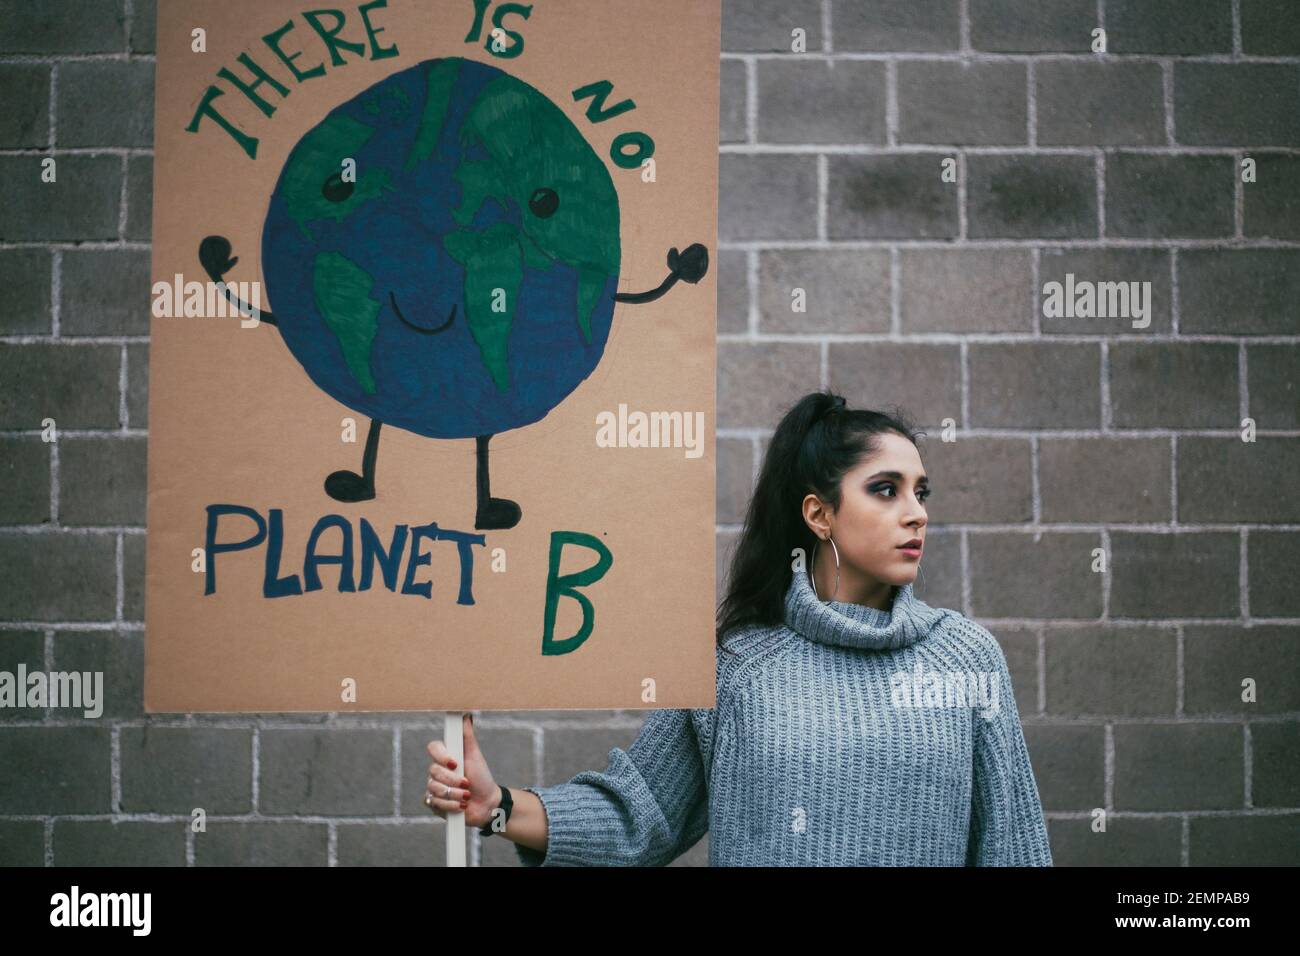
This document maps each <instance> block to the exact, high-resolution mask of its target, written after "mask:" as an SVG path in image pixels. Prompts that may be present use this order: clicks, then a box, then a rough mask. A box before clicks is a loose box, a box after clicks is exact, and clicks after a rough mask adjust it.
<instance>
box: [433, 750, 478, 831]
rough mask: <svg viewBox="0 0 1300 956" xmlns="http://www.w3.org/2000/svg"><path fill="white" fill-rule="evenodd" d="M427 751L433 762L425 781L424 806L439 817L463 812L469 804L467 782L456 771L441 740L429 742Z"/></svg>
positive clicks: (452, 758)
mask: <svg viewBox="0 0 1300 956" xmlns="http://www.w3.org/2000/svg"><path fill="white" fill-rule="evenodd" d="M427 749H428V751H429V756H431V757H433V760H434V762H433V763H431V764H430V765H429V776H428V779H427V780H426V781H425V795H424V805H425V806H426V807H428V808H429V809H430V810H432V811H433V812H434V813H436V814H438V815H439V816H444V815H445V814H447V813H452V812H462V811H464V809H465V807H466V806H467V805H468V804H469V796H470V793H469V780H468V779H467V778H466V777H465V776H464V775H463V774H461V773H459V772H458V771H457V770H456V760H455V758H454V757H452V756H451V754H449V753H447V748H446V746H445V745H444V744H443V742H442V741H441V740H433V741H430V742H429V746H428V748H427Z"/></svg>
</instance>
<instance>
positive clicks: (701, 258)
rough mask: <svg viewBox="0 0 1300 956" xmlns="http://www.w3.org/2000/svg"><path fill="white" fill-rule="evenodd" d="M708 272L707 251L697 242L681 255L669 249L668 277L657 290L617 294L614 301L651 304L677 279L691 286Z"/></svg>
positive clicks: (674, 283) (674, 249)
mask: <svg viewBox="0 0 1300 956" xmlns="http://www.w3.org/2000/svg"><path fill="white" fill-rule="evenodd" d="M708 271H709V250H708V249H707V248H706V247H704V246H702V245H700V244H699V243H698V242H696V243H692V244H691V245H689V246H687V247H686V251H685V252H681V253H679V252H678V251H677V250H676V248H673V249H669V250H668V277H667V278H666V279H664V281H663V282H661V283H660V284H659V287H658V288H655V289H650V290H648V291H646V292H619V293H616V294H615V296H614V301H615V302H629V303H631V304H633V305H639V304H641V303H643V302H653V301H654V300H655V299H657V298H659V297H660V296H661V295H663V294H664V293H666V292H667V291H668V290H669V289H671V288H672V287H673V286H674V285H676V283H677V280H678V279H683V280H685V281H686V282H689V283H691V284H692V285H693V284H695V283H696V282H699V281H700V280H701V279H703V278H704V274H705V273H706V272H708Z"/></svg>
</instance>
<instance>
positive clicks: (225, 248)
mask: <svg viewBox="0 0 1300 956" xmlns="http://www.w3.org/2000/svg"><path fill="white" fill-rule="evenodd" d="M238 261H239V257H238V256H235V257H234V258H233V259H232V258H231V257H230V240H229V239H227V238H226V237H225V236H208V237H206V238H205V239H204V240H203V241H202V242H201V243H199V263H200V264H201V265H202V266H203V270H204V271H205V272H206V273H207V274H208V278H210V279H211V280H212V281H213V282H217V283H220V284H221V291H222V292H223V293H225V296H226V298H227V299H229V300H230V304H231V305H233V306H234V307H235V308H237V309H238V310H239V311H240V312H241V313H243V314H244V315H248V316H250V317H253V318H256V319H257V320H258V321H259V322H265V323H267V324H268V325H276V326H278V325H279V324H280V323H278V322H276V321H275V316H274V315H272V314H271V313H270V312H263V311H262V310H261V309H255V308H253V307H252V306H251V305H248V304H247V303H245V302H241V301H240V300H239V299H238V298H237V297H236V296H235V294H234V293H233V292H231V291H230V287H229V286H228V285H226V283H225V279H224V278H223V276H225V274H226V273H227V272H229V271H230V270H231V269H233V268H234V267H235V263H236V262H238Z"/></svg>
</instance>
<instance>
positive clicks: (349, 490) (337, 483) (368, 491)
mask: <svg viewBox="0 0 1300 956" xmlns="http://www.w3.org/2000/svg"><path fill="white" fill-rule="evenodd" d="M383 426H384V423H383V422H381V421H379V420H378V419H377V418H372V419H370V432H369V433H368V434H367V435H366V451H365V454H364V455H363V456H362V458H361V474H359V475H358V474H357V473H356V472H355V471H336V472H334V473H333V474H331V475H330V476H329V477H328V478H326V479H325V492H326V493H327V494H328V495H329V496H330V497H331V498H333V499H334V500H335V501H369V500H370V499H371V498H373V497H374V496H375V457H376V456H377V455H378V454H379V429H381V428H382V427H383Z"/></svg>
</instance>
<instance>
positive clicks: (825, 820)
mask: <svg viewBox="0 0 1300 956" xmlns="http://www.w3.org/2000/svg"><path fill="white" fill-rule="evenodd" d="M792 577H793V579H792V581H791V583H790V586H789V589H788V590H787V592H786V595H785V613H784V621H783V623H781V624H777V625H772V626H765V627H760V626H756V625H749V626H746V627H741V628H736V629H734V630H732V631H731V632H730V633H729V634H727V635H725V638H724V643H725V644H726V647H727V648H729V649H730V650H731V651H734V652H735V653H734V654H729V653H727V652H726V650H722V649H720V650H719V652H718V657H717V707H716V708H703V709H699V710H655V711H652V712H651V713H650V715H649V716H648V717H647V718H646V721H645V724H644V725H643V727H642V729H641V732H640V735H639V736H638V737H637V739H636V740H635V741H634V742H633V743H632V745H631V747H630V748H629V749H628V750H626V751H624V750H622V749H621V748H617V747H616V748H614V749H613V750H611V751H610V754H609V766H608V767H607V768H606V769H605V770H604V771H594V770H584V771H583V772H581V773H579V774H577V775H576V776H574V777H573V778H572V779H570V780H569V781H567V782H565V783H561V784H557V785H555V786H550V787H524V788H523V789H525V790H529V791H531V792H532V793H535V794H536V795H537V796H538V797H539V798H540V799H541V801H542V805H543V807H544V808H545V810H546V816H547V825H548V840H547V849H546V851H545V853H541V852H538V851H536V850H532V849H529V848H527V847H524V846H520V845H519V844H515V849H516V851H517V852H518V855H519V859H520V861H521V862H522V863H523V864H525V865H527V866H538V865H544V866H608V865H642V866H662V865H664V864H667V863H669V862H671V861H672V860H673V859H675V858H676V857H678V856H680V855H681V854H682V853H684V852H685V851H687V850H688V849H690V848H691V847H692V846H693V845H694V844H695V843H697V842H698V841H699V839H700V838H701V837H702V836H703V835H704V833H705V831H708V833H709V864H710V865H711V866H744V865H758V866H826V865H829V866H854V865H869V866H870V865H877V866H879V865H883V866H899V865H902V866H962V865H968V866H1051V865H1052V855H1051V850H1050V848H1049V846H1048V840H1047V828H1046V825H1045V823H1044V820H1043V810H1042V805H1041V804H1040V802H1039V797H1038V787H1037V785H1036V783H1035V781H1034V775H1033V770H1032V769H1031V767H1030V763H1029V753H1028V751H1027V749H1026V747H1025V739H1024V734H1023V732H1022V731H1021V727H1020V717H1019V714H1018V712H1017V710H1016V704H1015V698H1014V697H1013V696H1012V688H1011V678H1010V675H1009V674H1008V672H1007V664H1006V659H1005V657H1004V656H1003V654H1002V649H1001V648H1000V647H999V646H998V643H997V641H996V640H995V639H994V637H993V635H992V634H990V633H989V632H988V631H987V630H985V629H984V628H983V627H981V626H980V625H978V624H976V623H975V622H974V621H971V620H970V619H969V618H966V617H964V616H962V615H961V614H959V613H958V612H956V611H952V610H947V609H942V608H932V607H930V606H929V605H927V604H925V603H923V602H922V601H920V600H918V599H917V598H916V597H915V596H914V595H913V593H912V586H911V585H910V584H908V585H905V586H903V587H900V588H898V589H896V590H895V596H894V601H893V606H892V607H891V609H890V610H889V611H881V610H877V609H875V608H869V607H865V606H863V605H859V604H849V603H844V602H839V601H832V602H829V603H823V602H821V601H819V600H818V599H817V598H816V597H815V596H814V594H813V592H812V589H811V587H810V586H809V583H808V578H807V576H806V575H805V574H803V573H798V572H796V573H795V574H794V575H793V576H792Z"/></svg>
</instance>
